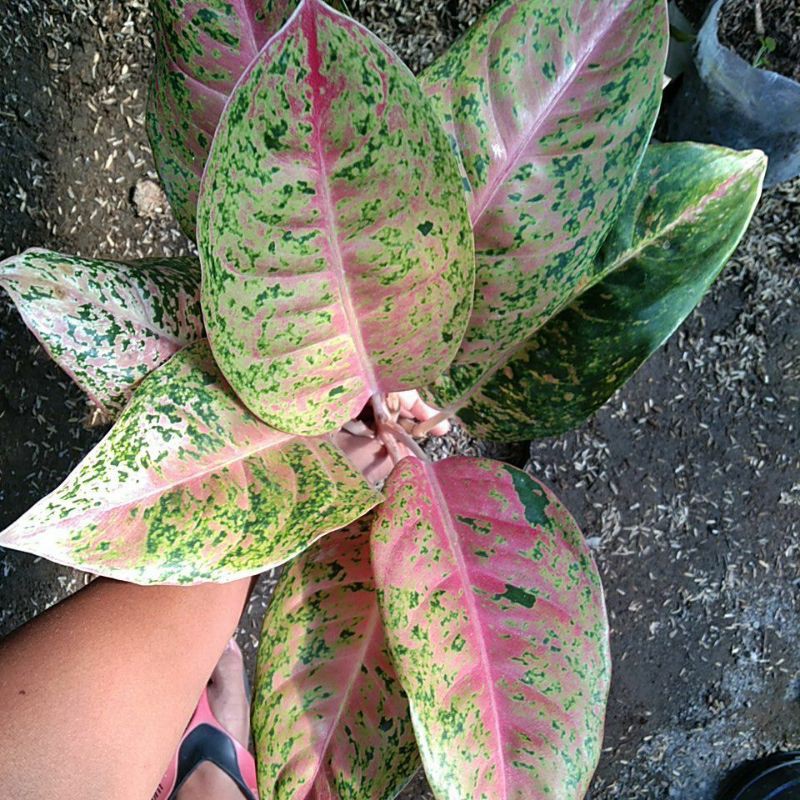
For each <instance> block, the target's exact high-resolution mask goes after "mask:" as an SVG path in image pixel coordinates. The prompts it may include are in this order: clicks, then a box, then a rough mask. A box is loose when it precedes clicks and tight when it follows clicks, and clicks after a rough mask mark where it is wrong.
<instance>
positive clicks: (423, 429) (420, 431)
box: [412, 408, 455, 436]
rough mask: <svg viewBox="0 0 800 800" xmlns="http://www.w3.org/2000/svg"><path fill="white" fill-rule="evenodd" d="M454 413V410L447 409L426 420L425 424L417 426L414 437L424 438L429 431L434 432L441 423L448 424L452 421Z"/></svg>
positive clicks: (421, 423)
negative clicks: (448, 421) (449, 420)
mask: <svg viewBox="0 0 800 800" xmlns="http://www.w3.org/2000/svg"><path fill="white" fill-rule="evenodd" d="M454 413H455V412H454V409H452V408H445V409H443V410H442V411H440V412H439V413H438V414H435V415H434V416H432V417H431V418H430V419H426V420H425V421H424V422H420V423H419V424H418V425H415V426H414V430H413V431H412V433H413V434H414V436H424V435H425V434H426V433H428V431H431V430H433V429H434V428H435V427H436V426H437V425H438V424H439V423H440V422H446V421H447V420H448V419H451V418H452V417H453V414H454Z"/></svg>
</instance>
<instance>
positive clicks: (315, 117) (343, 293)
mask: <svg viewBox="0 0 800 800" xmlns="http://www.w3.org/2000/svg"><path fill="white" fill-rule="evenodd" d="M301 13H302V17H301V26H302V30H303V33H304V34H305V36H306V39H307V41H308V62H309V78H308V81H309V83H310V84H311V90H312V93H313V98H314V104H313V110H312V117H311V123H312V129H313V132H312V135H311V140H312V144H313V147H314V154H315V156H316V160H317V169H318V171H319V187H320V195H321V201H322V202H321V206H322V209H321V210H322V213H323V216H324V221H325V225H326V227H327V229H328V232H329V234H330V235H329V237H328V245H329V253H330V256H331V257H330V258H329V259H328V264H329V265H330V271H331V273H332V274H333V277H334V279H335V280H336V286H337V289H338V291H339V297H340V299H341V303H342V310H343V311H344V315H345V319H346V321H347V327H348V330H349V332H350V336H351V338H352V340H353V346H354V348H355V351H356V355H357V356H358V360H359V363H360V365H361V369H362V371H363V373H364V377H365V383H366V386H367V388H368V390H369V393H370V395H374V394H376V393H377V392H378V378H377V376H376V374H375V370H374V368H373V366H372V361H371V359H370V357H369V353H368V352H367V348H366V346H365V344H364V338H363V336H362V335H361V327H360V325H359V322H358V316H357V314H356V310H355V307H354V306H353V300H352V298H351V296H350V288H349V286H348V284H347V274H346V272H345V268H344V258H343V257H342V251H341V249H340V247H339V231H338V229H337V226H336V215H335V213H334V208H333V202H332V200H331V194H330V185H329V182H328V163H327V158H326V156H325V150H324V148H323V145H322V130H321V127H320V125H319V121H320V119H324V118H325V117H326V115H327V113H328V112H329V110H330V104H331V100H330V87H329V86H328V85H327V81H326V80H325V79H324V78H323V77H322V69H321V67H322V57H321V55H320V52H319V42H318V40H317V22H316V20H317V11H316V3H311V2H306V3H305V4H304V7H303V10H302V12H301ZM325 89H328V92H324V91H323V90H325Z"/></svg>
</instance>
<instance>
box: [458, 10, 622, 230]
mask: <svg viewBox="0 0 800 800" xmlns="http://www.w3.org/2000/svg"><path fill="white" fill-rule="evenodd" d="M629 8H630V5H629V4H624V5H623V6H622V8H621V10H620V11H619V12H618V13H617V14H614V15H613V16H610V17H608V18H607V19H606V18H605V17H603V16H602V15H600V18H601V20H602V22H605V23H606V24H605V25H602V24H601V27H600V28H599V30H598V31H597V32H596V34H595V36H594V37H593V38H592V40H591V41H590V43H589V46H588V47H587V48H586V50H585V51H584V53H583V54H582V55H581V56H580V58H578V59H577V60H576V61H575V62H574V65H573V68H572V69H571V70H570V72H568V73H567V75H566V76H565V77H564V79H563V81H562V82H561V84H560V85H559V86H558V87H557V88H556V90H555V91H554V92H553V94H552V95H551V97H550V99H549V100H548V101H547V103H546V104H545V105H544V106H543V107H542V109H541V111H540V112H539V115H538V117H537V118H536V119H535V120H534V121H533V122H532V123H531V125H530V127H529V129H528V131H527V132H526V133H525V135H524V136H522V137H521V138H520V140H519V142H518V143H517V145H516V146H515V147H514V148H513V150H512V151H511V154H510V156H509V157H508V158H507V159H506V161H505V164H504V166H503V168H502V169H500V170H498V172H497V174H496V175H495V176H494V178H492V180H491V182H490V183H489V185H488V187H487V189H486V192H485V193H484V195H483V198H482V199H481V202H480V203H479V204H478V206H477V207H476V209H475V210H474V212H473V214H472V223H473V226H475V227H477V225H478V223H479V221H480V219H481V217H482V216H483V214H484V213H485V211H486V209H487V208H488V207H489V204H490V203H491V201H492V200H493V199H494V197H495V195H496V194H497V193H498V191H499V190H500V187H501V186H502V185H503V183H505V181H506V179H507V178H508V176H509V175H511V174H512V172H514V171H515V170H516V168H517V166H518V161H519V158H520V156H521V155H522V154H523V153H524V152H525V151H526V150H527V148H528V146H529V145H530V143H531V142H532V141H533V139H534V137H535V136H536V135H537V134H538V133H539V132H540V130H541V128H542V125H543V124H544V123H545V122H546V121H547V120H548V118H549V116H550V112H551V111H552V110H553V108H554V107H555V106H556V104H557V103H558V101H559V100H561V98H562V97H563V96H564V94H565V93H566V91H567V90H568V89H569V87H570V86H572V84H573V81H574V77H575V76H576V74H578V73H579V72H580V70H581V69H582V68H583V66H584V65H585V64H586V62H587V61H588V60H589V57H590V56H591V55H592V53H594V51H595V48H596V47H597V45H598V44H599V43H600V42H601V41H602V40H603V38H604V37H605V35H606V34H607V33H608V32H609V31H610V30H611V29H612V28H613V27H614V25H615V24H616V23H617V21H618V20H619V19H620V17H622V16H623V14H625V13H626V12H627V11H628V10H629ZM489 85H490V86H491V85H492V82H491V81H489ZM490 111H491V113H492V117H493V119H496V118H495V115H494V109H493V108H491V103H490ZM495 129H496V130H497V133H498V136H499V137H500V139H501V142H502V144H503V148H504V149H506V146H505V141H503V140H502V134H501V132H500V126H499V125H497V124H496V123H495ZM506 152H508V150H507V149H506Z"/></svg>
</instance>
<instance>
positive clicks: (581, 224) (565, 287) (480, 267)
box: [422, 0, 668, 405]
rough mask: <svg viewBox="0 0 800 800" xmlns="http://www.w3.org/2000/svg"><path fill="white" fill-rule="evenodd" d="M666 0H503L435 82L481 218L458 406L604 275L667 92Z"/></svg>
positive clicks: (455, 381) (448, 396)
mask: <svg viewBox="0 0 800 800" xmlns="http://www.w3.org/2000/svg"><path fill="white" fill-rule="evenodd" d="M667 38H668V37H667V16H666V2H665V0H504V2H500V3H499V4H498V5H497V6H495V7H494V8H493V9H492V10H491V11H490V12H489V13H488V14H487V15H486V16H485V17H484V18H483V19H482V21H481V22H479V23H478V24H477V25H476V26H475V27H474V28H473V29H472V30H471V31H469V32H468V33H467V34H466V36H465V37H464V38H462V39H461V40H460V41H459V42H457V43H456V45H455V46H454V47H453V48H452V49H451V50H450V51H448V52H447V53H445V54H444V55H443V56H442V57H441V58H440V59H439V60H438V61H436V62H434V64H433V65H432V66H431V67H429V68H428V70H427V71H426V72H425V74H424V75H423V76H422V83H423V85H424V87H425V88H426V90H427V92H428V94H429V95H430V96H431V97H432V98H433V100H434V102H435V104H436V106H437V108H438V110H439V112H440V115H441V117H442V119H443V120H444V122H445V127H446V129H447V130H448V131H449V133H450V136H451V139H452V141H453V144H454V146H455V148H456V149H457V150H458V151H459V152H460V154H461V156H462V158H463V161H464V164H465V168H466V174H467V179H468V184H469V191H470V214H471V217H472V221H473V223H474V226H475V250H476V260H477V279H476V287H475V302H474V308H473V312H472V316H471V318H470V323H469V327H468V329H467V332H466V335H465V337H464V342H463V344H462V346H461V349H460V350H459V352H458V354H457V356H456V358H455V361H454V362H453V365H452V367H451V369H450V372H449V374H448V375H447V376H446V377H444V378H443V379H442V380H441V381H440V382H439V383H438V384H437V386H436V387H435V389H434V394H435V399H436V401H437V402H438V403H439V404H441V405H447V404H450V403H453V402H454V401H456V400H458V399H459V398H460V397H461V396H463V395H464V394H467V393H469V392H470V391H471V390H472V388H473V387H474V385H475V384H476V383H477V382H479V381H480V380H481V379H482V378H483V377H484V376H485V375H486V374H487V372H489V373H491V372H492V371H493V370H495V369H497V367H498V364H499V363H500V362H501V361H502V359H503V354H504V353H506V352H507V351H508V350H509V349H510V348H513V347H514V346H516V345H517V344H518V343H519V342H520V341H521V340H523V339H525V338H526V337H527V336H529V335H530V334H531V333H532V332H533V331H535V330H536V329H537V328H538V327H539V326H540V325H541V324H543V323H544V321H545V320H547V319H548V318H549V317H551V316H552V315H553V314H554V313H556V312H557V311H558V310H559V309H560V308H562V307H563V306H564V305H565V304H566V303H567V302H568V301H569V300H570V298H571V297H573V296H574V295H575V294H577V293H578V292H579V291H580V290H581V289H582V288H583V287H585V286H586V285H587V283H588V282H590V281H591V277H592V275H591V272H592V266H593V258H594V255H595V254H596V252H597V250H598V248H599V247H600V244H601V242H602V241H603V238H604V237H605V235H606V233H607V232H608V230H609V227H610V225H611V224H612V223H613V221H614V219H615V217H616V214H617V213H618V211H619V208H620V205H621V203H622V201H623V200H624V197H625V194H626V192H627V191H628V189H629V187H630V185H631V182H632V180H633V176H634V174H635V172H636V169H637V167H638V165H639V163H640V161H641V158H642V155H643V153H644V149H645V146H646V144H647V142H648V139H649V138H650V132H651V130H652V127H653V124H654V122H655V116H656V112H657V110H658V105H659V102H660V98H661V79H662V74H663V69H664V62H665V58H666V49H667Z"/></svg>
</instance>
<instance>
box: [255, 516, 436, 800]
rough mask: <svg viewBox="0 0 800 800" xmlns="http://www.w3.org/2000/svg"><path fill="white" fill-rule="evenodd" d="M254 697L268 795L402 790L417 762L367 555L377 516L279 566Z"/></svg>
mask: <svg viewBox="0 0 800 800" xmlns="http://www.w3.org/2000/svg"><path fill="white" fill-rule="evenodd" d="M256 673H257V678H256V687H255V693H254V695H253V736H254V738H255V742H256V753H257V762H258V787H259V791H260V793H261V797H262V798H264V799H265V800H266V798H274V799H275V800H278V798H280V800H312V799H313V798H358V800H383V799H384V798H387V799H388V798H393V797H395V795H396V794H397V793H398V792H399V791H400V789H402V787H403V786H404V785H405V784H406V783H407V782H408V780H409V779H410V778H411V777H412V776H413V775H414V773H415V772H416V771H417V769H418V768H419V766H420V761H419V753H418V751H417V745H416V741H415V739H414V731H413V729H412V727H411V718H410V716H409V709H408V700H407V699H406V696H405V693H404V692H403V690H402V688H401V686H400V682H399V681H398V679H397V675H396V674H395V670H394V667H393V666H392V662H391V658H390V656H389V652H388V649H387V645H386V639H385V636H384V633H383V624H382V623H381V618H380V611H379V610H378V601H377V598H376V596H375V585H374V581H373V578H372V568H371V565H370V555H369V518H368V517H364V518H362V519H361V520H358V521H357V522H354V523H353V524H352V525H351V526H350V527H349V528H348V529H347V530H343V531H338V532H336V533H332V534H331V535H330V536H326V537H325V539H323V540H322V541H321V542H319V543H318V544H316V545H314V546H313V547H312V548H311V549H309V550H307V551H306V552H305V553H303V555H302V556H300V557H299V558H298V559H296V560H295V561H293V562H292V563H291V565H290V566H289V567H287V569H286V571H285V572H284V573H283V574H282V575H281V578H280V580H279V581H278V585H277V586H276V587H275V593H274V594H273V597H272V603H271V604H270V607H269V609H268V610H267V615H266V617H265V618H264V627H263V630H262V632H261V645H260V647H259V651H258V665H257V669H256Z"/></svg>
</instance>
